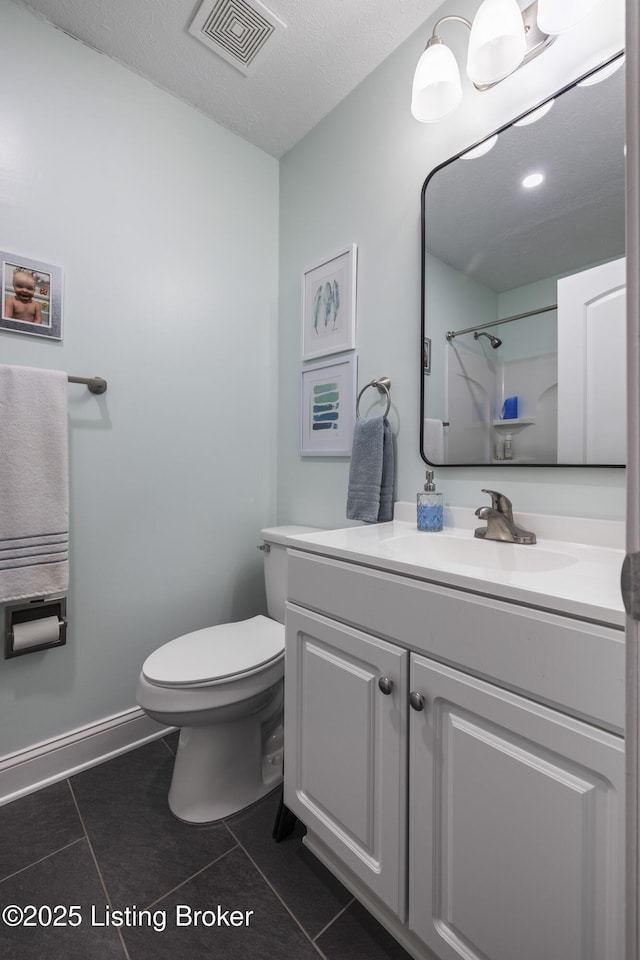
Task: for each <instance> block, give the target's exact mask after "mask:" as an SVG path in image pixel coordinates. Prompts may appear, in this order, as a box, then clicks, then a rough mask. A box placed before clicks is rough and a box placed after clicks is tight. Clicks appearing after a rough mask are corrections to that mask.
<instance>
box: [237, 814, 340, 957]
mask: <svg viewBox="0 0 640 960" xmlns="http://www.w3.org/2000/svg"><path fill="white" fill-rule="evenodd" d="M224 825H225V827H226V828H227V830H228V831H229V833H230V834H231V836H232V837H233V838H234V840H235V841H236V843H237V844H238V847H239V848H240V850H242V852H243V853H244V855H245V856H246V857H247V859H248V860H249V861H250V862H251V863H252V864H253V866H254V867H255V869H256V870H257V871H258V873H259V874H260V876H261V877H262V879H263V880H264V882H265V883H266V885H267V886H268V887H269V889H270V890H271V892H272V893H273V894H274V896H275V897H276V898H277V899H278V900H279V901H280V903H281V904H282V906H283V907H284V909H285V910H286V911H287V913H288V914H289V916H290V917H291V919H292V920H293V922H294V923H295V924H296V926H298V927H299V928H300V930H301V931H302V933H303V934H304V936H305V937H306V938H307V940H308V941H309V943H310V944H311V946H312V947H313V949H314V950H316V951H317V952H318V953H319V955H320V957H321V958H322V960H327V956H326V954H325V953H323V952H322V950H321V949H320V947H319V946H318V945H317V943H316V942H315V940H314V939H313V938H312V937H311V936H310V935H309V934H308V933H307V931H306V930H305V929H304V927H303V926H302V924H301V923H300V921H299V920H298V918H297V917H296V915H295V914H294V913H293V911H292V910H290V909H289V907H288V906H287V904H286V903H285V901H284V900H283V899H282V897H281V896H280V894H279V893H278V891H277V890H276V888H275V887H274V886H273V884H272V883H271V882H270V881H269V880H268V878H267V877H266V876H265V874H264V873H263V872H262V870H261V869H260V867H259V866H258V864H257V863H256V862H255V860H254V859H253V857H252V856H251V854H250V853H249V852H248V850H247V849H246V848H245V847H244V845H243V844H242V843H241V842H240V840H239V839H238V837H237V836H236V835H235V833H234V832H233V830H232V829H231V827H230V826H229V824H228V823H227V822H226V820H225V821H224Z"/></svg>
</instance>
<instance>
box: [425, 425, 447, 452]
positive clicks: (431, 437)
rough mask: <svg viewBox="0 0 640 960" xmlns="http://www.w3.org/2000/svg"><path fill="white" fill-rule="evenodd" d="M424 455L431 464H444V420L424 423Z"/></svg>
mask: <svg viewBox="0 0 640 960" xmlns="http://www.w3.org/2000/svg"><path fill="white" fill-rule="evenodd" d="M424 454H425V457H426V458H427V459H428V460H429V462H430V463H444V424H443V423H442V420H431V419H428V418H427V417H425V421H424Z"/></svg>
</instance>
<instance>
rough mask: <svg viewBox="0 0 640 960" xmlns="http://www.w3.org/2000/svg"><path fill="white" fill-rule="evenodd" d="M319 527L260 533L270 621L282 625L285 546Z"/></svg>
mask: <svg viewBox="0 0 640 960" xmlns="http://www.w3.org/2000/svg"><path fill="white" fill-rule="evenodd" d="M319 531H320V527H298V526H293V525H290V526H282V527H266V528H265V529H264V530H261V531H260V536H261V537H262V539H263V541H264V585H265V590H266V592H267V612H268V614H269V616H270V617H271V619H272V620H278V622H279V623H284V605H285V602H286V599H287V546H288V545H289V542H290V539H291V537H295V536H299V535H300V534H303V533H318V532H319Z"/></svg>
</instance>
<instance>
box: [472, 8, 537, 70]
mask: <svg viewBox="0 0 640 960" xmlns="http://www.w3.org/2000/svg"><path fill="white" fill-rule="evenodd" d="M526 50H527V41H526V39H525V30H524V21H523V19H522V13H521V12H520V7H519V6H518V4H517V2H516V0H483V3H482V4H481V5H480V9H479V10H478V12H477V14H476V16H475V19H474V21H473V24H472V26H471V37H470V38H469V52H468V54H467V75H468V77H469V79H470V80H472V81H473V82H474V83H477V84H485V83H496V82H497V81H498V80H502V79H503V78H504V77H507V76H509V74H510V73H512V72H513V71H514V70H515V69H516V68H517V67H518V66H519V65H520V64H521V63H522V60H523V58H524V55H525V53H526Z"/></svg>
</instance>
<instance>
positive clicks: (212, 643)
mask: <svg viewBox="0 0 640 960" xmlns="http://www.w3.org/2000/svg"><path fill="white" fill-rule="evenodd" d="M283 656H284V626H283V625H282V624H281V623H278V622H277V621H275V620H270V619H269V618H268V617H263V616H257V617H252V618H251V619H250V620H241V621H239V622H237V623H222V624H219V625H217V626H213V627H204V628H203V629H202V630H195V631H193V632H192V633H185V634H183V636H181V637H176V639H175V640H170V641H169V643H165V644H164V645H163V646H162V647H159V648H158V649H157V650H155V651H154V652H153V653H152V654H150V656H149V657H147V659H146V660H145V662H144V664H143V667H142V674H143V676H144V678H145V679H146V680H147V681H148V682H149V683H152V684H156V685H157V686H162V687H174V688H175V687H184V686H189V687H193V686H197V685H199V684H209V685H211V684H215V683H223V682H225V681H227V682H228V681H229V680H232V679H236V678H237V679H239V678H240V677H246V676H250V675H251V674H253V673H258V672H260V671H261V670H263V669H265V667H267V666H268V665H269V664H271V663H273V662H274V661H276V660H278V659H280V658H282V657H283Z"/></svg>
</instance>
